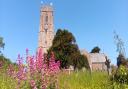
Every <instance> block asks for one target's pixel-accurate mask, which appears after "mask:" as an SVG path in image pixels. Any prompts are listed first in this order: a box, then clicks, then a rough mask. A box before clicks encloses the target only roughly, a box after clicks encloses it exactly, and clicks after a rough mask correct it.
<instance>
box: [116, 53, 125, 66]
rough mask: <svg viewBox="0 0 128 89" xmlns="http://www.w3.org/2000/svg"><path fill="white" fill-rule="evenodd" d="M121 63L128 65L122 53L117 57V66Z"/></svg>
mask: <svg viewBox="0 0 128 89" xmlns="http://www.w3.org/2000/svg"><path fill="white" fill-rule="evenodd" d="M120 65H124V66H125V65H127V60H126V59H125V57H124V55H122V54H119V55H118V57H117V66H118V67H119V66H120Z"/></svg>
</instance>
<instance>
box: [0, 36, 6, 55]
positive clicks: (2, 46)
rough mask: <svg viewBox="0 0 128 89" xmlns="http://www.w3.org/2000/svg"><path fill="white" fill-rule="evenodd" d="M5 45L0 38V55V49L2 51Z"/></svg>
mask: <svg viewBox="0 0 128 89" xmlns="http://www.w3.org/2000/svg"><path fill="white" fill-rule="evenodd" d="M4 46H5V43H4V42H3V38H2V37H0V53H1V48H3V49H4Z"/></svg>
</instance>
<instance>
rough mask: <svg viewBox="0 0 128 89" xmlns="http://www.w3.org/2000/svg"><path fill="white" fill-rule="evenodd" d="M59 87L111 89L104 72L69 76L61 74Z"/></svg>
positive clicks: (77, 73) (70, 88)
mask: <svg viewBox="0 0 128 89" xmlns="http://www.w3.org/2000/svg"><path fill="white" fill-rule="evenodd" d="M59 86H60V89H112V86H111V82H110V81H109V77H108V75H107V73H105V72H92V74H90V73H89V72H74V73H72V74H71V75H66V74H63V73H61V74H60V76H59Z"/></svg>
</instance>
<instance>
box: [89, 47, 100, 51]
mask: <svg viewBox="0 0 128 89" xmlns="http://www.w3.org/2000/svg"><path fill="white" fill-rule="evenodd" d="M99 52H100V48H99V47H98V46H96V47H94V48H93V49H92V51H91V53H99Z"/></svg>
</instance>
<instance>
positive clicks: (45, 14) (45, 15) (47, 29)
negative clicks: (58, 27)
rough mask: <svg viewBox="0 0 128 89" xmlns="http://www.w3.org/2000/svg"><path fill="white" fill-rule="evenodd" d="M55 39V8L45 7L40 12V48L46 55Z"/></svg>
mask: <svg viewBox="0 0 128 89" xmlns="http://www.w3.org/2000/svg"><path fill="white" fill-rule="evenodd" d="M53 38H54V25H53V7H52V5H43V6H42V7H41V11H40V29H39V39H38V48H42V49H43V52H44V53H47V50H48V49H49V48H50V47H51V46H52V41H53Z"/></svg>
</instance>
